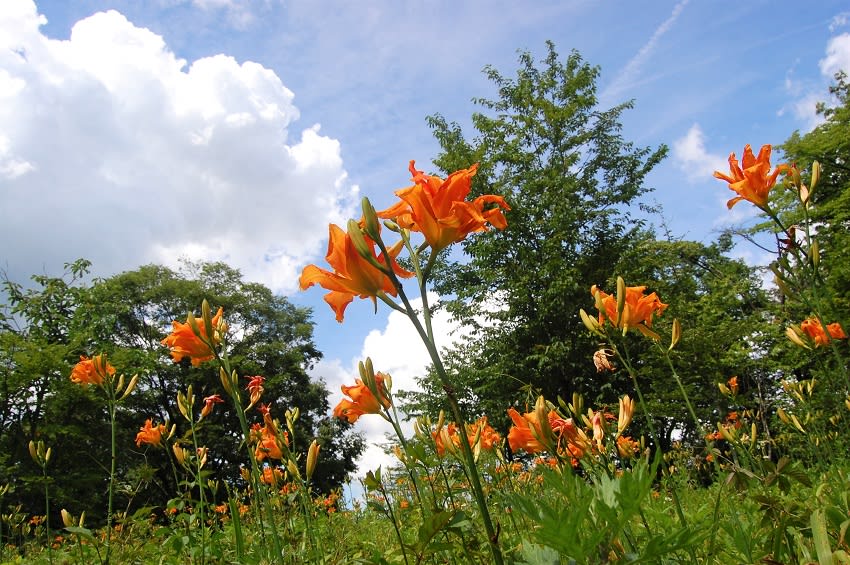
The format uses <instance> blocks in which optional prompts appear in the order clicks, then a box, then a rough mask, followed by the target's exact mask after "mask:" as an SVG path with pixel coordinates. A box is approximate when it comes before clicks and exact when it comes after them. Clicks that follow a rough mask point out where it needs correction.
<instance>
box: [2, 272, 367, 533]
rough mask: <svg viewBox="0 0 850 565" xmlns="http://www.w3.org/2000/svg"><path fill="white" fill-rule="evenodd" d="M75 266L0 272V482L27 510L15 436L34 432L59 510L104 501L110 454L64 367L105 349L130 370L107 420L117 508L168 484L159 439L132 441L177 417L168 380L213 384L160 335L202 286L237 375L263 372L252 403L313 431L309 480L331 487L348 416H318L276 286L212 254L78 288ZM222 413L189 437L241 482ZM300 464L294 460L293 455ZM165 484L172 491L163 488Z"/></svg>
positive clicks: (355, 442)
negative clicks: (317, 455)
mask: <svg viewBox="0 0 850 565" xmlns="http://www.w3.org/2000/svg"><path fill="white" fill-rule="evenodd" d="M87 268H88V263H87V262H85V261H78V262H76V263H73V264H70V265H68V266H67V273H66V275H65V276H63V277H57V278H53V277H46V276H39V277H34V282H35V283H36V286H35V287H34V288H29V289H25V288H24V287H23V286H22V285H20V284H18V283H15V282H13V281H8V280H7V281H6V282H5V285H6V291H7V295H8V297H9V298H8V300H9V306H8V308H7V314H6V320H7V322H6V324H5V326H4V329H3V331H2V332H0V343H2V345H3V346H2V348H0V355H2V359H3V363H2V367H3V373H2V375H3V388H2V398H0V406H2V408H3V410H2V413H1V414H0V417H2V422H3V425H2V427H0V429H2V433H0V445H2V449H0V453H3V456H0V457H1V458H0V463H2V465H3V467H2V470H0V484H3V483H10V484H13V485H14V491H13V492H12V494H10V495H9V497H10V500H11V501H16V500H17V501H21V502H22V503H24V505H25V508H26V509H27V510H28V511H30V512H33V511H35V509H36V508H37V507H38V506H37V501H38V499H37V498H34V494H33V493H36V492H39V490H38V488H39V487H38V481H37V477H38V475H39V474H40V472H39V470H38V469H37V468H36V467H35V466H33V465H32V464H31V462H30V461H29V456H28V455H27V452H26V445H27V442H28V441H29V440H31V439H42V440H44V441H46V442H47V443H48V444H49V445H52V446H54V450H53V451H54V459H53V463H52V465H56V466H57V468H61V469H63V472H62V474H61V475H58V476H56V477H54V479H53V484H52V486H51V489H52V496H53V498H54V500H56V501H57V504H60V505H61V506H63V507H66V508H68V509H70V510H71V511H81V510H84V509H86V508H91V510H89V516H90V518H91V519H97V518H98V510H99V509H100V508H103V507H105V504H102V503H103V502H104V501H105V496H106V492H105V490H104V489H103V486H102V485H103V471H104V465H105V463H103V462H106V461H108V460H109V444H108V442H104V441H103V438H105V437H108V436H109V419H108V415H107V411H106V407H105V406H104V405H103V402H102V401H100V400H99V399H98V397H97V395H96V394H94V393H93V391H91V390H84V389H81V388H80V387H79V386H77V385H75V384H73V383H71V382H70V381H69V379H68V375H69V374H70V372H71V367H72V365H73V364H74V363H75V362H76V361H78V360H79V356H80V355H92V354H94V353H97V352H107V353H109V355H110V361H111V363H112V364H114V365H115V366H117V367H120V369H121V371H123V372H124V373H126V375H127V378H128V379H129V377H130V376H132V375H134V374H138V375H139V380H138V386H137V389H136V391H135V392H134V394H133V395H132V396H131V397H129V398H128V400H127V401H126V402H125V403H124V404H123V405H122V407H121V409H120V410H118V412H117V414H116V417H117V421H118V426H117V442H118V444H119V445H120V446H122V447H124V448H123V449H119V450H118V454H119V459H118V466H117V469H118V476H119V484H120V485H121V487H120V489H119V491H120V492H119V494H120V496H119V498H120V501H121V506H120V507H122V508H123V506H124V505H129V504H132V506H131V508H138V507H139V506H146V505H151V506H161V507H164V506H165V501H166V500H167V499H168V497H169V496H171V495H173V493H175V492H176V491H177V489H178V485H177V484H175V480H174V476H173V474H172V473H171V472H170V470H169V464H168V458H167V456H166V454H164V453H163V452H162V451H161V450H155V449H136V448H135V446H134V445H133V439H134V437H135V435H136V432H137V431H138V429H139V426H140V425H141V424H142V423H143V422H144V421H145V419H147V418H153V419H155V420H156V421H158V422H163V421H166V422H177V421H178V420H179V419H180V414H179V413H178V412H177V411H176V409H175V407H174V398H175V397H176V394H177V392H178V390H183V389H185V387H186V386H187V385H189V384H192V385H194V387H195V389H196V390H197V391H198V392H199V393H200V394H201V395H203V396H208V395H211V394H214V393H217V392H220V389H221V385H220V384H219V379H218V375H217V371H215V370H212V369H211V368H209V367H205V366H201V367H197V368H196V367H192V365H191V363H189V362H188V361H184V362H182V363H176V364H175V363H173V362H172V360H171V358H170V357H168V355H167V350H166V349H165V348H164V347H163V346H162V345H161V344H160V340H162V338H163V337H164V336H165V334H166V333H167V330H168V328H169V327H170V325H171V321H172V320H175V319H184V318H185V316H186V312H188V311H190V310H192V309H193V307H194V308H196V307H197V306H196V305H197V304H198V303H200V301H201V299H202V298H204V297H208V298H209V300H211V301H213V302H214V303H216V304H217V305H221V306H223V307H225V308H226V309H227V310H228V313H229V317H230V320H231V321H232V322H231V323H232V327H233V329H234V331H235V332H238V335H239V339H238V340H237V341H235V342H234V359H235V362H236V363H237V364H238V366H239V367H240V368H242V369H243V370H244V371H245V372H246V374H262V375H265V376H267V380H266V393H265V402H266V403H268V404H274V405H276V406H280V407H281V408H284V407H288V406H299V407H300V408H301V417H300V418H299V419H298V421H297V424H296V433H295V434H294V438H293V441H294V442H295V444H296V445H300V446H303V447H306V445H307V444H309V443H310V441H311V440H312V439H313V438H315V437H318V438H319V439H320V441H321V442H322V444H323V448H324V452H323V459H324V462H325V465H323V466H322V467H321V468H320V469H319V470H318V471H317V473H316V477H315V479H314V486H315V487H316V488H318V489H319V490H321V491H322V492H330V491H331V490H333V489H334V488H337V487H338V486H339V485H340V484H342V482H343V481H344V480H345V479H346V476H347V475H348V474H349V473H350V472H351V470H353V460H354V459H355V458H356V455H357V454H358V453H359V452H360V450H361V449H362V440H361V439H360V438H359V436H357V435H355V434H352V432H351V431H350V430H349V426H347V425H345V424H344V423H340V422H338V421H336V420H333V419H331V418H329V417H328V415H327V413H328V404H327V395H328V391H327V390H326V388H325V387H324V384H322V383H321V382H313V381H311V380H310V379H309V377H308V375H307V372H306V370H307V369H308V368H309V367H310V366H312V364H313V363H315V361H316V360H318V358H319V357H320V353H319V352H318V351H317V350H316V348H315V345H314V344H313V341H312V322H311V321H310V317H309V312H308V311H307V310H305V309H302V308H297V307H295V306H293V305H292V304H291V303H289V301H287V300H286V299H285V298H282V297H279V296H275V295H273V294H272V293H271V291H270V290H269V289H268V288H266V287H264V286H263V285H260V284H256V283H248V282H245V281H243V280H242V277H241V275H240V273H239V272H238V271H236V270H235V269H232V268H230V267H228V266H227V265H224V264H222V263H203V264H187V265H185V267H184V269H183V270H182V271H180V272H175V271H172V270H171V269H168V268H166V267H162V266H157V265H148V266H144V267H141V268H139V269H137V270H135V271H130V272H126V273H122V274H119V275H115V276H113V277H110V278H107V279H102V280H96V281H94V282H93V283H92V284H91V285H84V284H83V283H82V280H83V278H84V276H85V274H86V272H87ZM233 418H235V415H234V414H233V412H232V410H228V409H222V410H218V411H215V412H214V413H212V414H211V415H210V417H209V418H207V419H206V420H205V422H204V425H203V426H202V428H201V429H200V430H199V438H200V440H201V441H202V443H204V444H205V445H207V446H208V448H209V449H210V451H211V453H214V454H215V456H214V457H211V458H210V462H209V466H208V469H209V470H210V471H211V472H212V473H213V475H212V476H215V477H216V478H218V479H219V480H223V481H229V482H235V481H237V480H241V479H240V470H239V467H240V465H244V464H245V457H244V454H243V453H242V451H241V450H240V449H239V442H240V438H239V437H237V436H235V435H234V434H232V433H228V432H227V429H228V427H229V426H231V425H232V421H233ZM301 464H302V465H303V461H302V462H301ZM169 493H171V495H169Z"/></svg>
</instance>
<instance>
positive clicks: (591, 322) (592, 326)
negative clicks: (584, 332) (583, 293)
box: [578, 308, 602, 336]
mask: <svg viewBox="0 0 850 565" xmlns="http://www.w3.org/2000/svg"><path fill="white" fill-rule="evenodd" d="M578 314H579V316H581V321H582V323H583V324H584V327H586V328H587V329H588V330H590V331H591V332H592V333H594V334H596V335H600V336H601V335H602V332H601V331H600V330H599V321H598V320H597V319H596V318H591V317H590V316H588V315H587V312H585V311H584V308H582V309H580V310H579V311H578Z"/></svg>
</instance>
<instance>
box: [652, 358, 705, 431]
mask: <svg viewBox="0 0 850 565" xmlns="http://www.w3.org/2000/svg"><path fill="white" fill-rule="evenodd" d="M657 345H658V347H659V348H661V349H662V353H663V355H664V359H665V360H666V361H667V366H668V367H670V372H671V373H673V378H675V379H676V384H677V385H679V391H680V392H681V393H682V398H684V399H685V404H686V405H687V406H688V411H689V412H690V413H691V418H693V420H694V424H695V425H696V427H697V431H698V432H699V434H700V437H701V438H703V439H704V440H705V428H703V427H702V422H700V420H699V418H697V413H696V411H695V410H694V407H693V405H692V404H691V399H690V397H688V392H687V391H686V390H685V386H684V385H683V384H682V379H680V378H679V373H677V372H676V368H675V367H674V366H673V361H672V360H671V359H670V351H669V350H666V349H664V348H663V347H661V345H660V344H657ZM705 441H706V446H707V447H711V446H710V445H708V440H705Z"/></svg>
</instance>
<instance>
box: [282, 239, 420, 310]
mask: <svg viewBox="0 0 850 565" xmlns="http://www.w3.org/2000/svg"><path fill="white" fill-rule="evenodd" d="M363 238H364V239H365V240H366V244H367V245H368V246H369V247H370V248H371V249H372V256H373V257H375V260H376V261H377V262H378V263H379V264H381V265H386V260H385V258H384V254H383V253H381V255H380V256H377V255H376V253H375V242H373V241H372V240H370V239H369V237H368V236H367V235H365V234H364V235H363ZM403 245H404V244H403V242H402V241H399V242H398V243H396V244H395V245H393V246H392V247H390V248H389V249H388V250H387V251H388V252H389V254H390V260H391V264H392V268H393V272H394V273H395V274H396V275H397V276H399V277H401V278H409V277H412V276H413V273H411V272H409V271H406V270H404V269H402V268H401V267H400V266H399V265H398V263H396V261H395V259H396V257H398V254H399V253H400V252H401V249H402V247H403ZM325 259H326V260H327V262H328V264H329V265H330V266H331V267H332V268H333V272H331V271H327V270H325V269H321V268H319V267H317V266H316V265H307V266H306V267H304V270H303V271H302V272H301V277H300V278H299V279H298V283H299V285H300V286H301V290H306V289H308V288H310V287H311V286H313V285H314V284H318V285H319V286H321V287H322V288H324V289H325V290H329V291H330V292H329V293H328V294H326V295H325V302H327V303H328V304H329V305H330V307H331V308H332V309H333V311H334V312H336V321H337V322H342V320H343V315H344V314H345V308H346V307H347V306H348V305H349V304H350V303H351V302H352V301H353V300H354V297H355V296H359V297H360V298H371V299H372V302H373V303H375V298H376V297H377V295H378V294H380V293H382V292H383V293H387V294H389V295H391V296H396V290H395V287H394V286H393V283H392V281H391V280H390V278H389V277H388V276H387V275H386V274H384V273H383V272H381V271H380V270H379V269H378V268H377V267H375V266H374V265H372V264H371V263H370V262H369V261H367V260H366V259H364V258H363V257H362V256H361V255H360V253H358V251H357V248H356V247H355V246H354V243H353V242H352V240H351V236H350V235H349V234H348V233H347V232H345V231H343V230H342V228H340V227H339V226H337V225H335V224H330V227H329V238H328V253H327V255H325Z"/></svg>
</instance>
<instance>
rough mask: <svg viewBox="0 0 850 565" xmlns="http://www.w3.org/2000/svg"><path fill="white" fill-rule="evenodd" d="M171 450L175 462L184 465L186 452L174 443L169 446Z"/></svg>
mask: <svg viewBox="0 0 850 565" xmlns="http://www.w3.org/2000/svg"><path fill="white" fill-rule="evenodd" d="M171 450H172V451H173V452H174V458H175V459H177V462H178V463H179V464H180V465H184V466H185V465H186V450H185V449H183V448H182V447H180V446H179V445H177V444H176V443H175V444H174V445H172V446H171Z"/></svg>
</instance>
